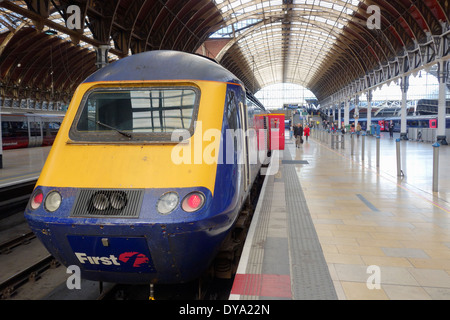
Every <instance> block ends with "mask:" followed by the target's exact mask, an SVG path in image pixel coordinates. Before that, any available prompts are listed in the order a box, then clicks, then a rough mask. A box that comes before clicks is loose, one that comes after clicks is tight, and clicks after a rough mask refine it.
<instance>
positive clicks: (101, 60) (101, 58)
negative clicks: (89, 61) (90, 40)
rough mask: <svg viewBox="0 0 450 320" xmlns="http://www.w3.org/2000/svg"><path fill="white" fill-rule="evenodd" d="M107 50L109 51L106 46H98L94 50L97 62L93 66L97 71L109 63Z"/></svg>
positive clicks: (108, 47)
mask: <svg viewBox="0 0 450 320" xmlns="http://www.w3.org/2000/svg"><path fill="white" fill-rule="evenodd" d="M109 49H111V47H110V46H108V45H100V46H98V47H96V48H95V51H96V53H97V62H96V63H95V65H96V66H97V68H98V69H101V68H103V67H105V66H106V65H107V64H108V63H109V61H108V51H109Z"/></svg>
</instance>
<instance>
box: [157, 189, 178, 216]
mask: <svg viewBox="0 0 450 320" xmlns="http://www.w3.org/2000/svg"><path fill="white" fill-rule="evenodd" d="M177 205H178V194H177V193H176V192H167V193H165V194H163V195H162V196H161V197H160V198H159V200H158V203H157V204H156V209H157V210H158V212H159V213H160V214H162V215H166V214H169V213H171V212H172V211H173V210H174V209H175V208H176V207H177Z"/></svg>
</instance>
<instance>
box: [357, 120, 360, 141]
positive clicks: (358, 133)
mask: <svg viewBox="0 0 450 320" xmlns="http://www.w3.org/2000/svg"><path fill="white" fill-rule="evenodd" d="M360 134H361V125H360V124H359V122H358V125H357V126H356V136H357V137H358V138H359V135H360Z"/></svg>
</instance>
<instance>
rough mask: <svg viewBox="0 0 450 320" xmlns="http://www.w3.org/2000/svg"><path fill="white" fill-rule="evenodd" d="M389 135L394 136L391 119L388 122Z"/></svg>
mask: <svg viewBox="0 0 450 320" xmlns="http://www.w3.org/2000/svg"><path fill="white" fill-rule="evenodd" d="M389 137H391V138H394V123H393V122H392V120H391V122H390V123H389Z"/></svg>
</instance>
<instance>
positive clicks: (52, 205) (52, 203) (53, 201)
mask: <svg viewBox="0 0 450 320" xmlns="http://www.w3.org/2000/svg"><path fill="white" fill-rule="evenodd" d="M61 200H62V198H61V194H59V192H58V191H51V192H50V193H49V194H48V195H47V197H46V198H45V202H44V206H45V209H46V210H47V211H49V212H54V211H56V210H58V208H59V206H60V205H61Z"/></svg>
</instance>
